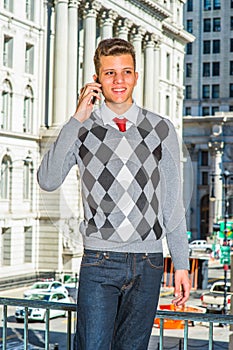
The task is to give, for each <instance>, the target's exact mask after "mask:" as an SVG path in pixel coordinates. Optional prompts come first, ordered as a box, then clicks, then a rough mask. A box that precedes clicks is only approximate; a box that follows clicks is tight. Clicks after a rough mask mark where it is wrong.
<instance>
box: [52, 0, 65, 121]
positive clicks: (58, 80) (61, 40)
mask: <svg viewBox="0 0 233 350" xmlns="http://www.w3.org/2000/svg"><path fill="white" fill-rule="evenodd" d="M55 15H56V19H55V49H54V79H53V91H54V94H53V125H54V126H56V125H60V124H62V123H63V122H64V121H65V119H66V117H67V115H66V112H67V111H66V96H67V44H68V43H67V29H68V28H67V27H68V26H67V24H68V0H57V1H56V3H55Z"/></svg>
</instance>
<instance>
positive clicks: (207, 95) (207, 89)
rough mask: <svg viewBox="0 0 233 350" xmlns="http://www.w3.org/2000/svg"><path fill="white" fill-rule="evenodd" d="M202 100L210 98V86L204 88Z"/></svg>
mask: <svg viewBox="0 0 233 350" xmlns="http://www.w3.org/2000/svg"><path fill="white" fill-rule="evenodd" d="M202 98H210V86H209V85H203V86H202Z"/></svg>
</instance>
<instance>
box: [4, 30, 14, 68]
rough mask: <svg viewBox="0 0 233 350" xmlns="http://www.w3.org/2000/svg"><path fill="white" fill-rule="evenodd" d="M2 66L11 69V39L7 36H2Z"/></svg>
mask: <svg viewBox="0 0 233 350" xmlns="http://www.w3.org/2000/svg"><path fill="white" fill-rule="evenodd" d="M3 65H4V66H5V67H8V68H12V67H13V38H12V37H10V36H8V35H4V43H3Z"/></svg>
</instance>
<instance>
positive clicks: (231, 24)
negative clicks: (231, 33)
mask: <svg viewBox="0 0 233 350" xmlns="http://www.w3.org/2000/svg"><path fill="white" fill-rule="evenodd" d="M230 27H231V30H233V16H231V23H230Z"/></svg>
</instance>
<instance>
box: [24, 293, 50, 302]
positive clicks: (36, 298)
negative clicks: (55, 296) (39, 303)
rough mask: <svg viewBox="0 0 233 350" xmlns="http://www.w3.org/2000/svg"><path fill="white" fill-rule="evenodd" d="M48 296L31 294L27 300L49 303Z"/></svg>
mask: <svg viewBox="0 0 233 350" xmlns="http://www.w3.org/2000/svg"><path fill="white" fill-rule="evenodd" d="M49 298H50V294H32V295H31V296H30V297H29V299H30V300H44V301H49Z"/></svg>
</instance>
